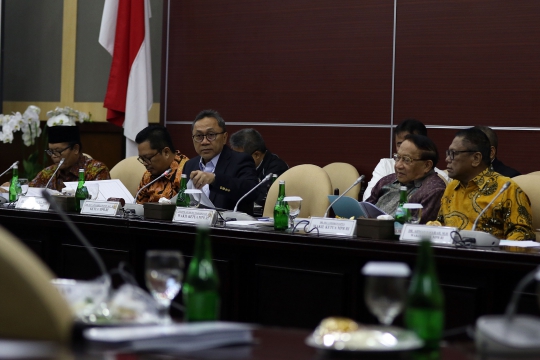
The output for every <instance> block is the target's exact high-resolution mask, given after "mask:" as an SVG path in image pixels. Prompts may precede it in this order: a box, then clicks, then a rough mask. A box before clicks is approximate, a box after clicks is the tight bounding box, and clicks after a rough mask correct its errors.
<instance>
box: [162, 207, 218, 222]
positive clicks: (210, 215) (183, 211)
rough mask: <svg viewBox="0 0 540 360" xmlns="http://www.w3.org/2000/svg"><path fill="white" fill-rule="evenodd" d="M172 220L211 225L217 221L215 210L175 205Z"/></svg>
mask: <svg viewBox="0 0 540 360" xmlns="http://www.w3.org/2000/svg"><path fill="white" fill-rule="evenodd" d="M172 221H173V222H181V223H190V224H207V225H209V226H213V225H215V224H216V222H217V212H216V210H210V209H193V208H185V207H179V206H177V207H176V210H175V211H174V215H173V219H172Z"/></svg>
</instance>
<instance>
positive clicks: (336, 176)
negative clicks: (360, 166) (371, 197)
mask: <svg viewBox="0 0 540 360" xmlns="http://www.w3.org/2000/svg"><path fill="white" fill-rule="evenodd" d="M323 170H324V171H326V172H327V173H328V176H329V177H330V180H331V181H332V189H335V188H338V189H339V193H340V194H343V192H344V191H345V190H347V189H348V188H349V186H351V185H352V184H353V183H354V181H355V180H356V179H358V177H359V176H360V174H358V170H356V168H355V167H354V166H353V165H351V164H348V163H342V162H335V163H331V164H328V165H326V166H325V167H323ZM361 185H362V184H358V185H355V186H354V187H353V188H352V189H351V190H349V192H348V193H347V196H350V197H352V198H353V199H358V194H360V186H361Z"/></svg>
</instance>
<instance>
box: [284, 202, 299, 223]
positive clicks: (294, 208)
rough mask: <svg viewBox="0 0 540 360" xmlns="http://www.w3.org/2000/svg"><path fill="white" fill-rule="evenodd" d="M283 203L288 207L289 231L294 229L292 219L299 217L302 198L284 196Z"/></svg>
mask: <svg viewBox="0 0 540 360" xmlns="http://www.w3.org/2000/svg"><path fill="white" fill-rule="evenodd" d="M283 201H285V202H286V203H287V205H289V229H293V228H294V219H296V217H297V216H298V215H300V210H301V208H302V198H301V197H300V196H286V197H285V198H283Z"/></svg>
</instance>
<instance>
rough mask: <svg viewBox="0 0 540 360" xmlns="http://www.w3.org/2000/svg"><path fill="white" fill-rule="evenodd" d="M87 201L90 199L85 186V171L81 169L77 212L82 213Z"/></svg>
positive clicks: (76, 196)
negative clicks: (83, 205)
mask: <svg viewBox="0 0 540 360" xmlns="http://www.w3.org/2000/svg"><path fill="white" fill-rule="evenodd" d="M86 199H88V189H87V188H86V186H85V185H84V169H79V183H78V184H77V190H76V191H75V211H77V212H80V211H81V208H82V204H83V201H84V200H86Z"/></svg>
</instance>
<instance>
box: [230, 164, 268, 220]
mask: <svg viewBox="0 0 540 360" xmlns="http://www.w3.org/2000/svg"><path fill="white" fill-rule="evenodd" d="M272 175H273V174H272V173H270V174H268V175H266V176H265V177H264V179H262V180H261V181H260V182H259V183H258V184H257V185H255V187H254V188H252V189H251V190H249V191H248V192H247V193H245V194H244V196H242V197H241V198H240V200H238V202H237V203H236V205H235V206H234V210H233V212H236V209H238V205H239V204H240V202H241V201H242V200H244V198H245V197H246V196H248V195H249V194H251V193H252V192H253V191H254V190H255V189H256V188H258V187H259V186H261V185H262V184H263V183H265V182H267V181H268V180H270V179H271V178H272Z"/></svg>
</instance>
